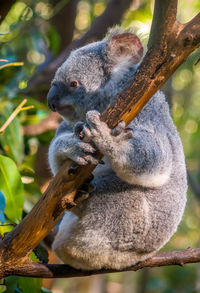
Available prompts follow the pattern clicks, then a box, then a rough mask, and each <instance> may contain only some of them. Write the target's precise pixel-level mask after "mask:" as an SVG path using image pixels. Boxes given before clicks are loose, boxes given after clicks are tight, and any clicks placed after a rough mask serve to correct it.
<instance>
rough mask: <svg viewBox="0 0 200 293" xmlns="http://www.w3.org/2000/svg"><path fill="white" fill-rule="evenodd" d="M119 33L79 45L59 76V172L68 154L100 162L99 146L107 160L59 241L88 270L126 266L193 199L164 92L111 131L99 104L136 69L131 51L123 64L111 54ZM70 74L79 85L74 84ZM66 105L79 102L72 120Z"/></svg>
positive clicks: (60, 249) (160, 237) (53, 157)
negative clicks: (80, 130)
mask: <svg viewBox="0 0 200 293" xmlns="http://www.w3.org/2000/svg"><path fill="white" fill-rule="evenodd" d="M116 34H123V32H119V31H114V32H113V31H112V32H111V37H108V38H107V39H104V40H102V41H100V42H96V43H92V44H90V45H87V46H85V47H83V48H81V49H78V50H76V51H74V52H72V53H71V55H70V56H69V58H68V59H67V60H66V61H65V63H64V64H63V65H62V66H61V67H60V68H59V69H58V71H57V72H56V75H55V78H54V80H53V82H52V84H53V85H54V84H55V85H56V83H60V82H61V84H62V87H63V85H64V86H66V91H65V90H60V89H59V90H60V92H59V93H60V94H59V95H57V96H56V98H55V97H54V99H59V106H58V107H59V109H61V111H60V113H61V114H62V115H63V118H64V120H65V121H64V122H63V123H62V124H61V126H60V127H59V128H58V130H57V133H56V136H55V138H54V139H53V141H52V143H51V145H50V149H49V163H50V167H51V169H52V172H53V174H54V175H55V174H56V173H57V171H58V170H59V168H60V166H61V165H62V163H63V162H64V161H65V160H67V159H69V158H70V159H72V160H74V161H76V162H77V163H78V164H81V165H85V164H88V163H90V162H92V163H97V159H96V157H95V150H99V151H100V152H101V153H102V154H103V155H104V161H105V165H103V166H102V165H98V166H97V168H96V169H95V171H94V176H95V177H94V179H93V182H92V183H93V184H94V185H95V187H96V190H95V191H94V192H92V193H91V194H90V195H89V197H88V198H87V199H86V200H84V201H83V202H81V203H80V204H79V205H78V206H77V207H75V208H74V209H73V210H72V212H66V213H65V215H64V218H63V220H62V222H61V225H60V228H59V232H58V234H57V236H56V239H55V241H54V243H53V249H54V250H55V252H56V253H57V255H58V256H59V257H60V258H61V259H62V260H63V261H64V262H66V263H67V264H69V265H72V266H73V267H76V268H81V269H87V270H90V269H100V268H114V269H121V268H124V267H128V266H130V265H133V264H135V263H137V262H138V261H142V260H144V259H146V258H148V257H150V256H152V255H153V254H154V253H155V252H156V251H157V250H159V249H160V248H161V247H163V245H164V244H165V243H166V242H167V241H168V240H169V239H170V237H171V236H172V235H173V234H174V233H175V232H176V230H177V226H178V224H179V223H180V221H181V218H182V215H183V212H184V208H185V203H186V190H187V182H186V168H185V159H184V153H183V148H182V143H181V140H180V138H179V135H178V132H177V130H176V127H175V126H174V124H173V121H172V119H171V116H170V113H169V107H168V104H167V103H166V101H165V97H164V95H163V94H162V93H161V92H157V93H156V94H155V95H154V97H153V98H152V99H151V100H150V101H149V102H148V104H147V105H146V106H145V107H144V108H143V110H142V111H141V112H140V114H139V115H138V116H137V117H136V118H135V119H134V120H133V121H132V122H131V123H130V125H129V128H130V129H129V130H126V129H124V125H123V123H120V125H118V127H117V128H116V129H115V130H112V131H111V130H110V129H109V128H108V127H107V125H106V124H105V123H103V122H101V121H100V119H99V113H98V112H97V111H99V112H100V113H102V111H103V110H104V109H105V108H106V107H107V105H108V104H109V103H110V102H111V101H112V98H113V97H115V96H116V94H117V93H118V92H119V91H120V90H121V88H122V87H123V85H124V84H125V83H126V82H127V80H128V79H129V77H130V76H131V75H132V74H133V73H134V72H135V70H136V65H134V64H133V62H132V61H131V58H130V56H127V55H126V56H122V58H119V61H118V63H116V59H115V62H114V61H113V60H114V59H113V58H114V57H115V56H112V54H110V55H108V52H107V48H108V46H109V42H110V40H112V38H113V36H116ZM70 80H78V81H79V83H80V87H79V88H76V89H70V88H69V85H67V84H68V83H69V81H70ZM58 87H59V86H58ZM52 99H53V98H52V97H51V96H50V98H49V103H51V100H52ZM56 105H57V104H56ZM66 105H71V106H73V110H72V108H71V111H72V113H71V114H70V119H68V117H67V116H66V115H65V114H63V113H64V112H62V107H63V108H64V107H65V106H66ZM94 110H97V111H94ZM86 113H87V115H86ZM85 117H86V118H85ZM67 120H68V121H67ZM79 120H82V121H83V122H86V123H87V124H84V129H83V132H84V133H85V135H86V138H87V142H83V141H81V140H80V138H79V137H78V135H77V133H78V132H77V129H76V127H80V124H79V125H78V126H75V129H74V124H75V123H76V122H77V121H79Z"/></svg>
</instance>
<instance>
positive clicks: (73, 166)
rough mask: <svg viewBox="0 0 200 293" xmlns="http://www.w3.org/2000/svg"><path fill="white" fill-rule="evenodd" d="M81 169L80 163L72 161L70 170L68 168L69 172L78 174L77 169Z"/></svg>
mask: <svg viewBox="0 0 200 293" xmlns="http://www.w3.org/2000/svg"><path fill="white" fill-rule="evenodd" d="M78 169H79V165H78V164H77V163H72V164H71V166H70V168H69V170H68V174H69V175H71V174H76V172H77V170H78Z"/></svg>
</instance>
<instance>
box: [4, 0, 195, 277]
mask: <svg viewBox="0 0 200 293" xmlns="http://www.w3.org/2000/svg"><path fill="white" fill-rule="evenodd" d="M155 7H156V10H155V14H154V19H153V23H154V24H155V23H157V31H155V25H153V27H152V30H151V34H150V40H149V46H148V51H147V54H146V56H145V57H144V59H143V61H142V63H141V65H140V66H139V68H138V70H137V71H136V73H135V75H134V76H133V77H132V78H131V80H130V81H129V82H128V84H127V85H126V86H125V88H124V89H123V90H122V91H121V92H120V94H119V95H118V96H117V97H116V98H115V99H114V100H113V102H112V104H111V105H110V106H109V108H108V109H107V110H106V111H105V112H104V113H103V114H102V120H103V121H105V122H106V123H107V124H108V125H109V127H110V128H113V127H115V126H116V125H117V124H118V122H119V121H120V120H122V119H123V120H124V121H125V122H126V124H128V123H129V122H130V121H131V120H132V119H133V118H134V117H135V116H136V115H137V114H138V113H139V111H141V109H142V108H143V107H144V105H145V104H146V103H147V102H148V101H149V99H150V98H151V97H152V96H153V95H154V94H155V92H156V91H157V90H158V89H159V88H160V87H161V86H162V85H163V84H164V83H165V82H166V81H167V79H168V78H169V77H170V76H171V75H172V74H173V72H174V71H175V70H176V69H177V68H178V67H179V66H180V65H181V64H182V63H183V62H184V61H185V60H186V59H187V57H188V56H189V55H190V54H191V53H192V52H193V51H194V50H195V49H196V48H197V47H199V46H200V21H198V20H199V17H200V15H197V16H196V17H195V18H194V19H193V20H192V21H190V22H189V23H187V24H185V25H183V24H180V23H178V22H177V21H176V18H175V15H176V9H177V3H176V1H174V0H164V1H160V0H156V1H155ZM159 11H160V13H161V15H162V18H163V19H160V22H158V21H157V22H156V20H155V17H156V15H157V14H159ZM170 15H174V16H173V17H172V18H171V19H170V23H169V22H168V21H167V20H165V18H167V17H169V16H170ZM158 24H159V25H158ZM169 26H170V32H169V31H168V28H169ZM152 39H153V40H154V42H152ZM69 168H71V167H70V166H67V165H66V164H65V165H64V166H63V167H62V169H61V170H60V172H59V173H58V174H57V175H56V177H55V178H54V180H53V181H52V182H51V184H50V185H49V187H48V189H47V191H46V192H45V193H44V195H43V196H42V197H41V199H40V200H39V201H38V203H37V204H36V205H35V206H34V208H33V209H32V211H31V212H30V213H29V214H28V215H27V216H26V218H25V219H24V220H23V221H22V222H21V223H20V224H19V225H18V226H17V227H16V228H15V229H14V230H13V231H11V232H10V233H9V234H7V235H6V236H5V238H4V240H3V241H2V243H1V251H0V253H1V254H0V262H1V264H2V265H1V266H0V276H1V277H3V276H5V275H10V274H18V275H19V274H21V275H26V276H32V275H33V267H34V268H35V271H34V276H36V275H37V274H38V275H37V276H40V277H47V276H49V277H59V276H61V277H62V276H63V274H61V272H62V269H63V268H66V266H62V265H61V266H59V265H58V266H54V265H43V266H42V265H41V264H35V263H30V261H28V255H29V254H30V252H31V251H32V249H33V248H34V247H35V246H36V245H37V244H38V243H39V242H40V241H41V240H42V239H43V238H44V237H45V236H46V235H47V234H48V233H49V232H50V231H51V230H52V228H53V226H54V225H55V223H56V222H57V221H58V219H59V218H60V217H61V215H62V214H63V212H64V211H65V209H66V208H67V209H70V208H71V207H73V206H74V204H75V203H74V197H75V194H76V191H77V189H78V188H79V187H80V185H81V184H82V183H83V182H84V181H85V179H86V178H88V177H89V175H90V174H91V172H92V171H93V169H94V168H95V166H94V165H88V166H86V167H79V169H78V170H77V172H76V174H71V172H68V171H69ZM199 250H200V249H197V250H188V251H185V252H183V253H181V252H169V253H166V254H158V255H156V256H155V257H153V258H151V259H149V260H147V261H145V262H142V263H140V264H138V265H137V266H134V267H133V268H132V270H134V268H138V269H139V268H142V267H145V266H160V265H169V264H174V263H176V262H174V260H176V259H177V263H178V264H183V263H187V262H197V261H200V253H199ZM193 252H194V254H192V253H193ZM177 255H178V256H179V257H178V258H177ZM188 255H189V256H191V255H193V256H194V258H189V257H188ZM186 256H187V257H186ZM163 257H164V258H163ZM184 257H186V258H184ZM181 259H182V261H181ZM186 259H187V261H186ZM147 264H148V265H147ZM53 268H56V269H55V270H54V273H52V275H50V273H49V271H50V272H51V270H53ZM45 269H46V270H47V272H48V273H46V272H45ZM70 272H71V275H70ZM70 272H69V271H68V276H72V274H73V276H75V275H76V276H80V271H76V270H74V269H71V268H70ZM103 272H105V271H103ZM106 272H108V271H106ZM48 274H49V275H48ZM88 274H91V272H84V273H82V275H88ZM66 276H67V275H66Z"/></svg>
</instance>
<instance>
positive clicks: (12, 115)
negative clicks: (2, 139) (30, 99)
mask: <svg viewBox="0 0 200 293" xmlns="http://www.w3.org/2000/svg"><path fill="white" fill-rule="evenodd" d="M26 102H27V99H24V100H23V101H22V102H21V103H20V104H19V106H18V107H17V108H16V109H15V110H14V111H13V113H12V114H11V115H10V116H9V118H8V120H6V122H5V123H4V124H3V125H2V126H1V128H0V133H3V132H4V130H5V129H6V127H7V126H8V125H9V124H10V123H11V122H12V121H13V119H14V118H15V117H16V116H17V114H18V113H19V112H20V111H21V109H22V107H23V106H24V105H25V104H26Z"/></svg>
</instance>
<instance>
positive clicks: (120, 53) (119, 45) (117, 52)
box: [107, 33, 143, 64]
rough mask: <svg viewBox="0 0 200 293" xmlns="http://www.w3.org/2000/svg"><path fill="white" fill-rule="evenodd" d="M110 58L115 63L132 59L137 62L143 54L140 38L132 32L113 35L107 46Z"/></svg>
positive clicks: (134, 62)
mask: <svg viewBox="0 0 200 293" xmlns="http://www.w3.org/2000/svg"><path fill="white" fill-rule="evenodd" d="M107 49H108V51H107V55H108V59H109V60H110V61H111V62H113V63H114V64H119V63H121V62H124V61H130V62H132V63H133V64H137V63H138V62H139V61H140V59H141V58H142V55H143V46H142V43H141V42H140V39H139V38H138V37H137V36H136V35H135V34H132V33H122V34H118V35H115V36H113V37H112V38H111V39H110V40H109V43H108V47H107Z"/></svg>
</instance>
